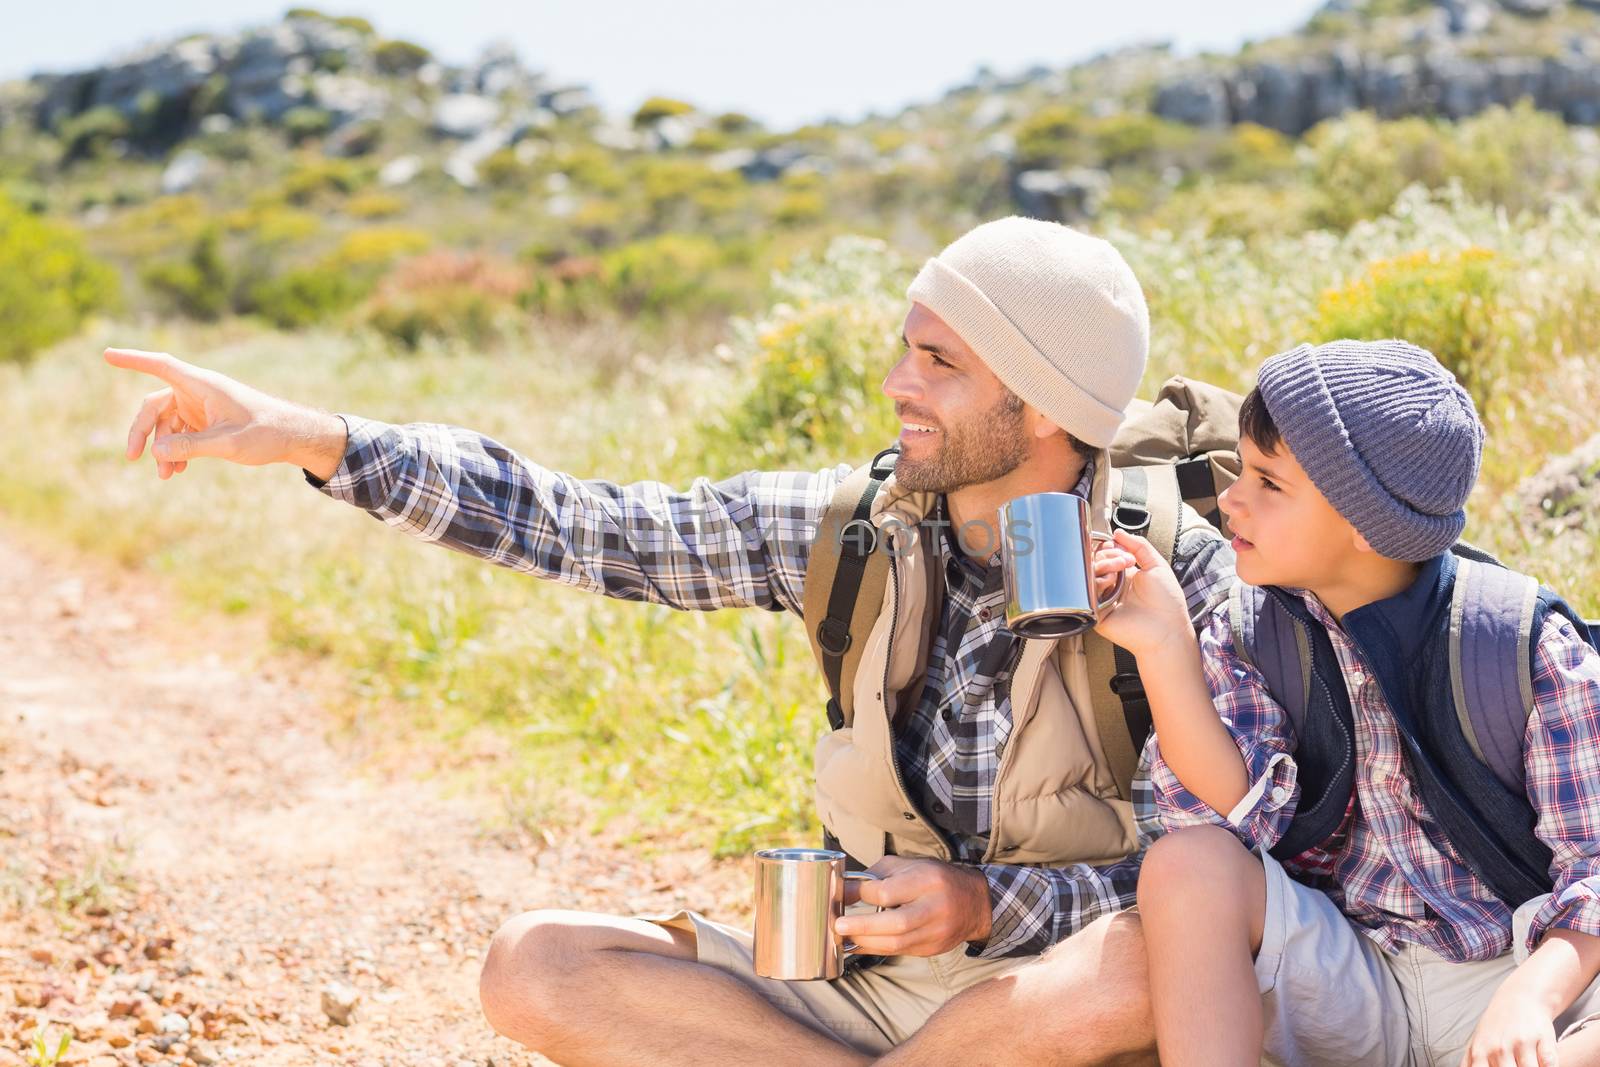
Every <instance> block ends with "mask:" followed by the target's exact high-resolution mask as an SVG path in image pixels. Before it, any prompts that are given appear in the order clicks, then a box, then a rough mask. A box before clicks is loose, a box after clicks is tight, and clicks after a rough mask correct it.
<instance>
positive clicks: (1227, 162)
mask: <svg viewBox="0 0 1600 1067" xmlns="http://www.w3.org/2000/svg"><path fill="white" fill-rule="evenodd" d="M1294 163H1295V160H1294V143H1293V142H1292V141H1290V140H1289V138H1287V137H1285V136H1284V135H1283V134H1281V133H1279V132H1278V131H1277V130H1274V129H1269V128H1268V127H1266V126H1258V125H1256V124H1255V123H1253V122H1241V123H1240V124H1239V125H1237V126H1234V127H1232V128H1231V129H1229V130H1228V133H1227V135H1226V137H1225V139H1224V140H1223V142H1222V144H1221V146H1220V147H1219V148H1217V150H1216V152H1215V155H1214V159H1213V163H1212V169H1213V170H1214V171H1220V172H1222V173H1225V174H1226V175H1227V176H1228V177H1230V178H1233V179H1235V180H1238V181H1250V182H1254V181H1261V180H1263V179H1266V178H1271V177H1274V176H1276V175H1280V174H1284V173H1287V172H1290V171H1291V170H1292V169H1293V167H1294Z"/></svg>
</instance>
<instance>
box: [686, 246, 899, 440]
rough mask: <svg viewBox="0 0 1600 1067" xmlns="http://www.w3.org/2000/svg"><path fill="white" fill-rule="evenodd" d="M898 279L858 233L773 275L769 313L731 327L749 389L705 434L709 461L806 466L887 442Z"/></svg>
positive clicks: (890, 262) (889, 258) (890, 258)
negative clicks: (885, 389) (884, 389)
mask: <svg viewBox="0 0 1600 1067" xmlns="http://www.w3.org/2000/svg"><path fill="white" fill-rule="evenodd" d="M905 282H906V268H905V264H904V263H903V262H902V261H901V260H900V259H899V258H898V257H897V256H895V255H894V254H892V253H891V252H890V251H889V250H888V247H887V246H886V245H884V243H883V242H881V241H875V240H869V239H867V238H861V237H840V238H836V239H834V241H833V242H832V243H831V244H829V246H828V250H827V252H826V253H825V254H824V256H823V257H822V258H821V259H820V260H816V259H812V258H809V257H806V258H802V259H800V260H798V261H797V262H796V263H795V264H794V265H793V266H792V267H791V268H790V269H789V270H787V271H785V272H783V273H782V274H780V275H779V276H778V277H777V278H776V279H775V280H774V283H773V299H774V301H775V303H774V305H773V307H772V310H771V311H769V312H768V313H767V314H766V315H765V316H763V317H762V318H760V319H757V320H755V321H750V322H739V323H738V324H737V335H738V343H737V344H736V346H735V350H734V354H733V357H732V358H733V359H734V361H735V362H736V363H737V364H738V365H739V366H740V377H741V378H753V384H752V385H751V386H750V388H749V391H748V392H746V393H745V394H744V396H743V397H741V398H740V399H739V401H738V402H737V403H736V404H735V405H733V406H732V407H731V408H729V409H728V410H727V412H726V413H725V414H724V415H723V416H722V417H721V421H720V422H719V423H718V424H716V425H715V426H713V427H709V428H708V431H707V440H708V450H709V451H710V452H711V456H710V458H708V462H711V463H715V462H717V461H718V459H721V460H723V461H724V462H735V461H736V462H738V463H741V464H743V465H744V466H767V465H775V464H779V465H788V464H801V465H808V464H812V463H816V462H827V461H829V460H834V461H837V459H838V458H839V457H841V456H852V455H868V454H870V452H872V451H876V450H877V449H878V448H882V447H883V446H884V444H886V443H887V442H888V441H889V440H891V439H892V438H893V436H894V429H893V423H894V418H893V414H894V413H893V406H892V405H890V404H888V403H887V402H885V401H884V399H883V396H882V393H881V385H882V382H883V378H884V375H885V374H887V373H888V371H889V368H890V367H891V366H892V365H893V363H894V361H895V360H896V359H898V358H899V347H900V346H899V341H898V333H899V329H900V321H901V318H902V317H903V316H904V315H905V299H904V296H903V293H904V286H905ZM733 457H737V459H736V460H735V459H734V458H733Z"/></svg>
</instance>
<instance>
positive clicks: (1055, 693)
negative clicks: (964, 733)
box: [816, 453, 1135, 865]
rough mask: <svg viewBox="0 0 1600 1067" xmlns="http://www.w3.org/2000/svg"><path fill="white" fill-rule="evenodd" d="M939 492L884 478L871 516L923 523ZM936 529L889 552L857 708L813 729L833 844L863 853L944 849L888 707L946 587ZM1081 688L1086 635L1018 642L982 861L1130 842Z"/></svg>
mask: <svg viewBox="0 0 1600 1067" xmlns="http://www.w3.org/2000/svg"><path fill="white" fill-rule="evenodd" d="M1095 469H1096V471H1097V474H1096V477H1095V481H1094V488H1093V491H1092V492H1091V494H1090V503H1091V511H1092V513H1093V515H1094V516H1095V518H1094V528H1095V529H1096V530H1105V529H1106V527H1107V520H1106V495H1107V480H1108V475H1109V472H1110V470H1111V464H1110V462H1109V461H1108V459H1107V457H1106V456H1105V455H1104V453H1102V454H1101V456H1100V461H1099V462H1097V463H1096V465H1095ZM933 504H934V497H933V496H932V495H931V494H927V493H914V492H909V491H905V490H898V489H896V487H895V484H894V480H893V478H892V477H891V478H890V480H889V481H888V482H887V483H886V484H885V485H884V488H883V489H882V490H881V491H880V492H879V493H878V496H877V498H876V500H875V501H874V503H873V522H874V524H876V525H877V526H878V527H879V529H886V526H885V524H886V523H888V527H887V528H889V529H892V528H893V527H894V525H895V523H894V522H891V521H890V519H891V517H892V518H893V519H894V520H896V521H898V522H899V523H903V524H904V525H905V526H906V527H908V528H909V529H919V528H918V527H917V523H919V522H920V521H921V519H922V518H923V516H925V515H926V514H927V513H928V511H929V510H930V509H931V508H932V506H933ZM936 533H937V531H934V530H932V529H931V528H930V529H922V530H921V532H920V536H918V537H917V539H916V545H915V548H910V547H907V548H904V549H903V550H902V551H900V552H898V553H896V554H895V555H894V557H893V562H892V565H891V571H890V579H889V581H888V582H887V583H886V585H885V588H884V602H883V610H882V612H881V613H880V614H879V616H878V620H877V623H876V624H875V625H874V626H873V627H872V630H871V632H870V634H869V636H868V639H867V642H866V645H865V647H864V650H863V652H862V658H861V663H860V666H859V667H858V668H857V671H856V681H855V718H854V721H853V722H852V724H851V725H850V726H847V727H844V728H843V729H839V730H833V731H831V732H828V733H825V734H823V736H822V738H821V739H820V740H819V741H818V742H817V750H816V800H817V811H818V814H819V815H820V816H821V819H822V822H823V825H824V826H826V827H827V828H828V829H829V830H830V831H831V832H832V833H833V835H834V836H835V837H837V838H838V840H839V843H840V846H841V847H843V848H844V850H845V851H846V852H849V853H850V854H851V855H852V856H854V857H855V858H856V859H858V860H860V861H861V862H862V863H866V864H872V863H875V862H877V861H878V859H880V858H881V857H882V856H884V855H886V854H894V855H899V856H931V857H935V858H938V859H944V860H948V859H950V858H951V857H950V850H949V848H948V847H947V846H946V844H945V842H944V839H943V837H942V836H941V835H940V833H939V832H938V831H937V830H936V829H934V827H933V826H932V825H930V824H929V823H928V822H927V821H926V820H924V819H923V818H922V816H921V814H920V813H919V812H918V811H917V810H916V808H915V807H914V806H913V805H912V803H911V801H910V800H909V799H908V797H907V795H906V790H905V786H904V784H903V783H902V782H901V781H900V777H899V771H898V769H897V768H896V765H895V762H894V758H893V753H894V744H893V739H892V735H891V732H890V731H891V718H892V716H893V715H895V714H897V713H899V712H902V711H903V712H904V713H905V714H909V713H910V711H911V710H912V709H911V708H910V707H909V706H908V705H909V703H910V702H911V701H912V700H915V699H916V695H917V692H918V688H919V685H918V683H919V682H920V681H921V679H922V677H923V675H924V673H925V671H926V669H927V660H928V646H929V643H930V637H929V623H930V619H929V613H930V612H935V611H937V610H939V605H938V604H935V603H930V601H931V600H932V599H933V597H934V596H936V595H937V592H936V591H937V590H938V589H940V588H942V587H941V586H939V585H938V584H937V578H938V576H937V574H936V573H935V572H934V570H933V569H934V568H937V567H938V566H939V565H940V558H939V553H938V542H937V541H936V540H935V539H934V538H935V534H936ZM900 536H902V537H906V536H909V534H908V533H902V534H901V535H900ZM1088 692H1089V679H1088V671H1087V667H1086V664H1085V659H1084V652H1083V640H1082V638H1079V637H1069V638H1063V639H1061V640H1059V641H1049V640H1027V641H1024V642H1023V652H1022V656H1021V659H1020V660H1019V661H1018V663H1017V666H1016V669H1015V670H1014V671H1013V673H1012V681H1011V716H1012V730H1011V735H1010V737H1009V738H1008V740H1007V742H1006V745H1005V747H1004V749H1003V750H1002V752H1001V755H1000V767H999V772H998V775H997V777H996V779H995V786H994V798H993V804H994V811H993V825H992V830H991V832H990V835H989V850H988V852H987V854H986V855H985V856H984V861H985V862H990V861H993V862H999V863H1032V864H1051V865H1059V864H1066V863H1076V862H1082V863H1109V862H1113V861H1115V860H1118V859H1122V858H1124V857H1126V856H1128V855H1129V854H1131V853H1132V852H1133V851H1134V847H1135V832H1134V825H1133V809H1132V805H1130V804H1129V803H1128V802H1127V801H1125V800H1120V799H1118V797H1117V788H1116V783H1115V781H1114V779H1113V777H1112V774H1111V771H1110V769H1109V766H1108V764H1107V761H1106V758H1105V753H1104V752H1103V751H1102V749H1101V745H1100V737H1099V732H1098V731H1097V730H1096V728H1095V720H1094V716H1093V713H1092V706H1091V703H1090V701H1089V699H1088Z"/></svg>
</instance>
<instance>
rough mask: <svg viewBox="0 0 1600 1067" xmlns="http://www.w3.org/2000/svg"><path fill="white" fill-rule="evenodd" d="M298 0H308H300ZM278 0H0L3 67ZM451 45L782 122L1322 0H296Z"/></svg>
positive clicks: (103, 49)
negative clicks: (493, 45) (495, 46)
mask: <svg viewBox="0 0 1600 1067" xmlns="http://www.w3.org/2000/svg"><path fill="white" fill-rule="evenodd" d="M299 2H301V3H305V2H306V0H299ZM290 6H294V3H293V0H141V2H139V3H136V4H113V3H108V2H107V0H50V2H46V3H37V2H31V3H30V2H27V0H0V8H11V9H12V11H13V13H12V14H11V15H8V16H6V19H5V23H6V26H7V31H8V32H6V33H5V34H4V35H0V80H7V79H11V78H19V77H25V76H27V75H29V74H32V73H35V72H37V71H56V70H72V69H78V68H81V67H85V66H90V65H93V64H95V63H98V62H102V61H104V60H106V59H108V58H110V57H112V56H114V55H115V54H117V53H118V52H122V51H126V50H127V49H129V48H131V47H133V46H135V45H137V44H140V43H142V42H148V41H159V40H164V39H168V38H172V37H178V36H182V35H184V34H186V33H191V32H197V31H228V30H236V29H240V28H243V27H246V26H250V25H255V24H259V23H262V22H267V21H271V20H274V19H276V18H277V17H279V16H280V15H281V14H282V13H283V11H284V10H285V9H286V8H288V7H290ZM308 6H313V7H317V8H318V9H320V10H324V11H327V12H329V13H330V14H356V15H362V16H365V17H366V18H368V19H370V20H372V22H373V23H374V24H375V25H376V26H377V28H378V30H379V32H381V33H382V34H384V35H385V36H390V37H404V38H407V39H410V40H414V41H416V42H417V43H419V44H422V45H425V46H427V47H428V48H430V49H432V50H433V51H434V53H435V54H436V55H438V56H440V57H441V58H443V59H445V60H447V61H452V62H461V61H465V60H468V59H470V58H471V57H472V56H474V55H476V54H477V53H478V52H479V51H480V50H481V49H482V48H483V47H484V46H485V45H486V44H488V43H489V42H491V41H495V40H503V41H507V42H509V43H510V44H512V45H513V46H514V47H515V48H516V49H517V51H518V52H519V53H520V54H521V55H522V57H523V59H524V61H525V62H526V63H527V64H528V65H529V66H530V67H531V68H533V69H535V70H542V71H545V72H548V73H549V74H550V75H551V76H552V77H553V78H555V79H557V80H558V81H561V82H563V83H567V82H570V83H574V84H585V85H588V86H589V87H590V88H591V89H593V90H594V92H595V94H596V95H597V96H598V97H599V99H600V101H601V103H602V104H603V105H604V106H605V107H606V108H607V109H608V110H611V111H616V112H625V111H631V110H632V109H633V108H634V107H636V106H637V105H638V104H639V103H640V102H641V101H642V100H644V99H645V98H646V97H649V96H652V95H657V94H659V95H665V96H673V97H677V98H680V99H685V100H688V101H690V102H692V103H694V104H696V105H697V106H699V107H701V108H705V109H709V110H716V111H725V110H737V111H743V112H745V113H746V114H749V115H753V116H755V117H756V118H758V119H761V120H762V121H764V122H766V123H767V124H769V125H771V126H774V127H778V128H783V127H788V126H794V125H799V124H801V123H803V122H809V121H814V120H817V119H821V118H825V117H835V118H842V119H854V118H859V117H860V116H861V115H863V114H865V113H867V112H869V111H877V112H880V113H892V112H894V111H896V110H898V109H899V108H901V107H903V106H904V105H906V104H910V103H916V102H920V101H927V100H931V99H935V98H937V97H938V96H940V95H942V94H943V92H944V90H946V89H948V88H949V87H951V86H953V85H957V84H960V83H963V82H967V81H970V80H971V78H972V75H973V73H974V72H975V71H976V70H977V69H978V67H979V66H985V65H986V66H988V67H990V68H991V69H993V70H995V71H996V72H997V73H999V74H1001V75H1005V74H1009V73H1014V72H1018V71H1021V70H1023V69H1025V68H1027V67H1029V66H1032V65H1034V64H1036V63H1043V64H1046V65H1049V66H1063V65H1065V64H1068V63H1070V62H1073V61H1076V60H1080V59H1085V58H1088V57H1089V56H1092V55H1095V54H1097V53H1099V52H1102V51H1105V50H1107V49H1109V48H1114V47H1118V46H1121V45H1125V44H1132V43H1136V42H1148V41H1154V40H1166V41H1171V42H1172V43H1173V44H1174V45H1175V46H1176V47H1178V48H1179V49H1181V50H1183V51H1186V52H1193V51H1200V50H1212V51H1232V50H1233V49H1235V48H1237V47H1238V45H1239V44H1240V43H1242V42H1243V41H1246V40H1259V39H1261V38H1264V37H1270V36H1273V35H1275V34H1278V33H1283V32H1285V31H1288V30H1291V29H1294V28H1295V27H1297V26H1299V25H1300V24H1302V23H1303V22H1304V21H1305V20H1306V19H1307V18H1308V17H1309V16H1310V14H1311V13H1312V11H1314V10H1315V9H1316V8H1318V7H1320V6H1321V0H807V2H798V0H785V2H782V3H779V2H776V0H667V2H663V0H583V2H578V0H565V2H556V0H521V2H507V0H383V2H382V3H372V2H351V3H342V2H338V0H309V4H308Z"/></svg>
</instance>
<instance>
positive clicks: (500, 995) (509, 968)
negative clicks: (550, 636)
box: [478, 911, 584, 1047]
mask: <svg viewBox="0 0 1600 1067" xmlns="http://www.w3.org/2000/svg"><path fill="white" fill-rule="evenodd" d="M571 917H572V913H570V912H558V911H525V912H523V913H522V914H520V915H516V916H513V917H512V918H510V919H507V920H506V921H505V922H504V923H502V924H501V925H500V929H498V930H496V931H495V933H494V937H493V938H491V939H490V941H489V950H488V952H487V953H485V955H484V959H483V968H482V970H481V971H480V972H479V974H478V999H479V1001H480V1002H481V1003H482V1005H483V1015H484V1018H485V1019H487V1020H488V1022H489V1025H490V1026H492V1027H494V1030H495V1032H496V1033H499V1034H501V1035H503V1036H505V1037H509V1038H512V1039H514V1040H517V1041H521V1042H523V1043H525V1044H528V1045H532V1046H534V1047H537V1046H538V1045H540V1044H543V1043H544V1041H543V1038H545V1037H546V1036H548V1035H549V1033H550V1031H551V1030H552V1029H553V1028H554V1026H555V1025H557V1023H558V1018H557V1016H558V1015H559V1010H560V999H561V998H560V987H561V985H562V984H563V979H564V978H566V977H569V976H571V975H572V974H573V973H574V971H576V970H577V969H578V967H579V965H580V957H581V955H582V953H583V951H584V946H583V939H582V937H581V933H580V931H579V929H578V928H577V927H575V926H574V924H573V923H572V921H571Z"/></svg>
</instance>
